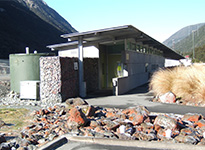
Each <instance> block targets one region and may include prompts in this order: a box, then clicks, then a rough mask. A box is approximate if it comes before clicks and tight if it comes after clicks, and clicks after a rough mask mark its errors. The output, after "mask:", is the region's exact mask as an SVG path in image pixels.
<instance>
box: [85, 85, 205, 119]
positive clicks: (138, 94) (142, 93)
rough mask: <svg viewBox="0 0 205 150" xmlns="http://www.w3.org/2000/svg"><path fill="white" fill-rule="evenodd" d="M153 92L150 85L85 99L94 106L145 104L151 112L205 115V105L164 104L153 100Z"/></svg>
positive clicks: (121, 106)
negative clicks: (116, 94)
mask: <svg viewBox="0 0 205 150" xmlns="http://www.w3.org/2000/svg"><path fill="white" fill-rule="evenodd" d="M152 98H153V94H152V92H148V85H147V84H146V85H143V86H141V87H138V88H136V89H134V90H132V91H130V92H129V93H127V94H125V95H120V96H106V97H96V98H86V99H85V100H86V101H87V102H88V103H89V104H91V105H94V106H102V107H115V108H122V109H124V108H128V107H131V106H136V105H143V106H146V107H147V108H148V110H149V111H150V112H160V113H175V114H185V113H189V112H190V113H200V114H202V115H203V116H205V108H204V107H193V106H184V105H177V104H163V103H158V102H152V101H151V99H152Z"/></svg>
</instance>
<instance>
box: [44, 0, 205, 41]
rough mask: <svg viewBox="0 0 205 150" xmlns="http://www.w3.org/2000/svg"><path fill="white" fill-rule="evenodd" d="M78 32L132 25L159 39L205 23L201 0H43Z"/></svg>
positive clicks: (204, 7) (203, 2) (204, 12)
mask: <svg viewBox="0 0 205 150" xmlns="http://www.w3.org/2000/svg"><path fill="white" fill-rule="evenodd" d="M44 1H45V2H46V3H47V4H48V6H50V7H51V8H53V9H54V10H56V11H57V12H58V13H59V14H60V15H61V16H62V17H64V18H65V19H66V20H67V21H68V22H69V23H70V24H71V25H72V26H73V27H74V28H75V29H76V30H78V31H79V32H84V31H90V30H95V29H103V28H108V27H115V26H121V25H133V26H135V27H136V28H138V29H139V30H141V31H143V32H145V33H146V34H148V35H150V36H151V37H153V38H155V39H156V40H158V41H160V42H163V41H164V40H166V39H167V38H169V37H170V36H171V35H172V34H174V33H175V32H176V31H178V30H180V29H181V28H183V27H185V26H188V25H193V24H197V23H203V22H205V17H204V16H205V0H44Z"/></svg>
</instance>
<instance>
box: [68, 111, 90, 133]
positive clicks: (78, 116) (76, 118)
mask: <svg viewBox="0 0 205 150" xmlns="http://www.w3.org/2000/svg"><path fill="white" fill-rule="evenodd" d="M69 114H70V116H69V117H68V121H67V123H68V126H69V127H70V128H71V129H72V127H73V126H77V127H80V126H84V125H85V124H86V123H87V122H88V120H87V118H86V116H85V114H84V113H83V112H82V110H81V109H78V108H76V107H74V108H72V109H71V110H70V111H69Z"/></svg>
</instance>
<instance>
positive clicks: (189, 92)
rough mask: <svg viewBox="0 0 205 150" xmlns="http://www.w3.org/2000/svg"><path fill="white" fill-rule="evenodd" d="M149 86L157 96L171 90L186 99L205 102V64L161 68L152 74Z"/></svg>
mask: <svg viewBox="0 0 205 150" xmlns="http://www.w3.org/2000/svg"><path fill="white" fill-rule="evenodd" d="M149 86H150V90H152V91H153V92H154V94H155V95H156V96H160V95H163V94H165V93H167V92H169V91H171V92H173V93H174V94H175V95H176V96H177V97H181V98H182V99H183V100H186V101H192V102H196V101H197V102H201V101H204V102H205V66H204V65H203V64H195V65H192V66H189V67H185V66H179V67H174V68H168V69H160V70H159V71H156V72H155V73H154V74H153V75H152V78H151V81H150V85H149Z"/></svg>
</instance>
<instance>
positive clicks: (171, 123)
mask: <svg viewBox="0 0 205 150" xmlns="http://www.w3.org/2000/svg"><path fill="white" fill-rule="evenodd" d="M154 125H159V126H162V127H164V128H165V129H171V130H174V129H176V128H177V121H176V120H175V119H173V118H170V117H168V116H163V115H159V116H157V117H156V119H155V121H154Z"/></svg>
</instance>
